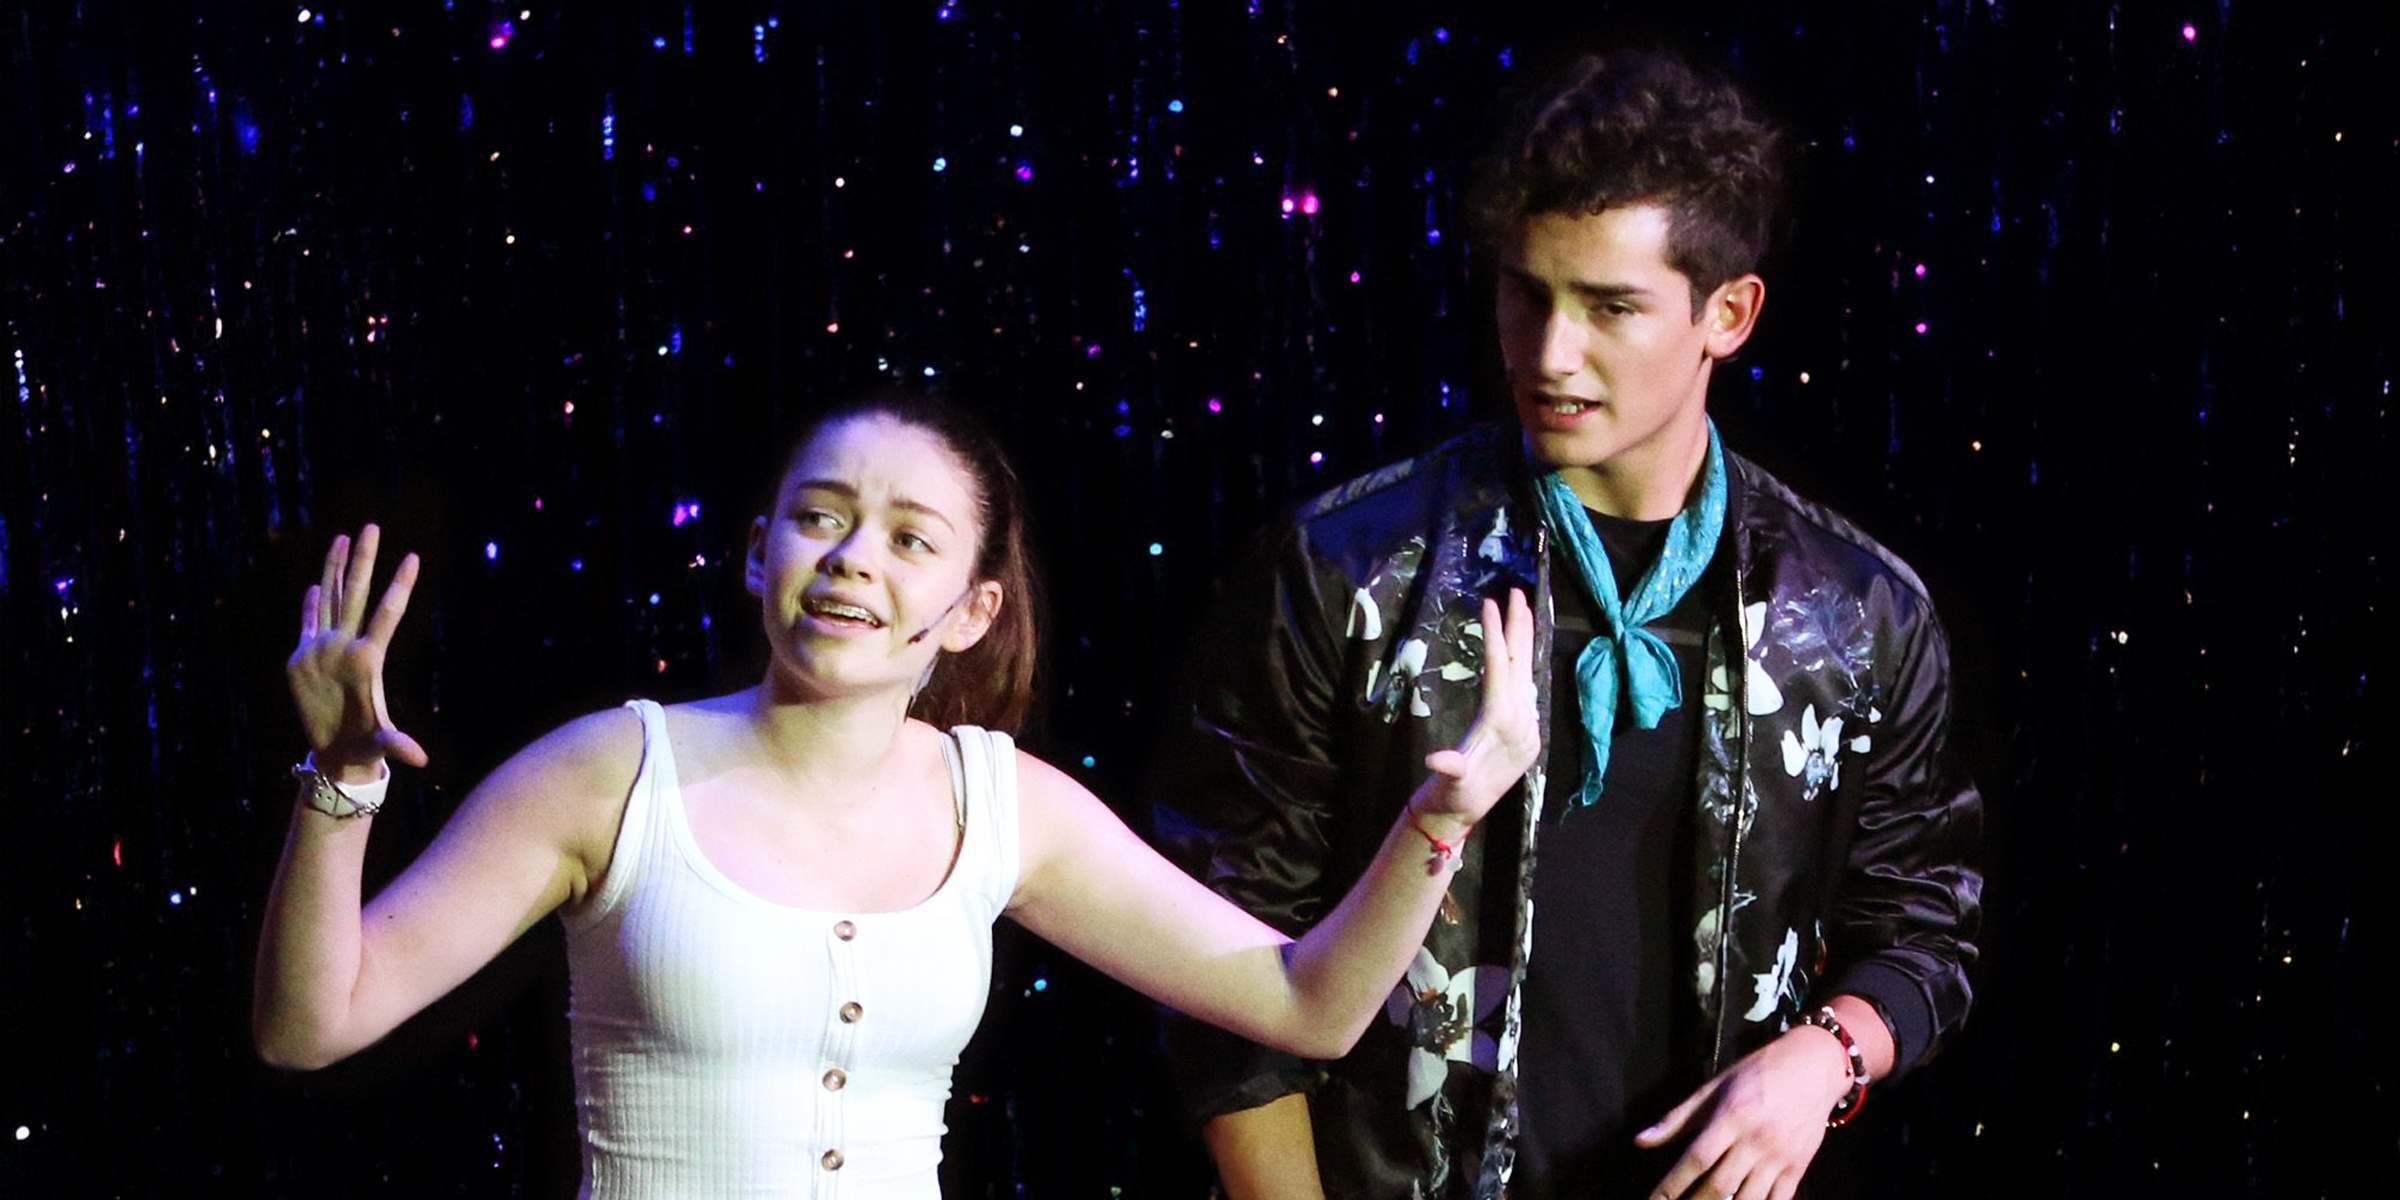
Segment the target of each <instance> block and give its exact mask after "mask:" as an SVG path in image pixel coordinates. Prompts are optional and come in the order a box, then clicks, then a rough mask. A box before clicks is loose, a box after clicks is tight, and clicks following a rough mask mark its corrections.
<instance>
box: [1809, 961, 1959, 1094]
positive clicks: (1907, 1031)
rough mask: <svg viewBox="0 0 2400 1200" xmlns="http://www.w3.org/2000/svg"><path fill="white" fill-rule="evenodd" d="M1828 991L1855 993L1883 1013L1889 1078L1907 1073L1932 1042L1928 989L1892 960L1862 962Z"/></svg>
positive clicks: (1833, 992) (1837, 980) (1828, 993)
mask: <svg viewBox="0 0 2400 1200" xmlns="http://www.w3.org/2000/svg"><path fill="white" fill-rule="evenodd" d="M1826 994H1827V995H1851V996H1856V997H1858V998H1859V999H1861V1000H1864V1001H1866V1002H1867V1003H1869V1004H1872V1005H1874V1006H1875V1011H1876V1012H1877V1013H1880V1014H1882V1016H1883V1024H1884V1027H1885V1028H1886V1029H1888V1030H1890V1031H1891V1035H1892V1069H1891V1073H1890V1074H1888V1075H1886V1076H1884V1079H1885V1080H1886V1081H1889V1080H1894V1079H1898V1078H1900V1077H1901V1076H1903V1075H1906V1074H1908V1072H1909V1070H1910V1069H1911V1068H1913V1067H1915V1066H1916V1065H1917V1060H1918V1059H1920V1058H1922V1057H1923V1056H1924V1054H1925V1050H1926V1047H1927V1046H1928V1045H1929V1044H1931V1042H1932V1041H1933V1004H1932V1002H1931V1001H1929V1000H1928V999H1926V997H1925V989H1924V988H1921V987H1919V986H1917V981H1916V980H1914V979H1912V978H1910V977H1909V976H1908V973H1907V972H1905V971H1902V970H1900V969H1899V968H1897V967H1894V966H1892V965H1891V964H1889V963H1881V962H1875V961H1872V960H1870V961H1867V962H1862V963H1859V964H1858V965H1856V966H1854V967H1851V968H1850V969H1849V970H1847V971H1844V972H1843V973H1842V975H1841V977H1840V978H1838V979H1836V980H1834V981H1833V986H1832V987H1831V988H1829V989H1827V991H1826Z"/></svg>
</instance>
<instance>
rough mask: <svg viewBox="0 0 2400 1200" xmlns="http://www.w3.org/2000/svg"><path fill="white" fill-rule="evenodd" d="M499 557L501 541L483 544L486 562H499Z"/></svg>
mask: <svg viewBox="0 0 2400 1200" xmlns="http://www.w3.org/2000/svg"><path fill="white" fill-rule="evenodd" d="M499 559H500V543H498V542H485V543H484V544H483V561H485V562H498V561H499Z"/></svg>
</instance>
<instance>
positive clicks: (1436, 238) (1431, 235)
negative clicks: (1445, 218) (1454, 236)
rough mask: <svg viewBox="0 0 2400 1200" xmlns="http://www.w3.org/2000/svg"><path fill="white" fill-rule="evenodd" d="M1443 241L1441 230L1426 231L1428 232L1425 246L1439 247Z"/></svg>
mask: <svg viewBox="0 0 2400 1200" xmlns="http://www.w3.org/2000/svg"><path fill="white" fill-rule="evenodd" d="M1441 240H1442V231H1441V230H1439V229H1428V230H1426V231H1425V244H1426V245H1428V246H1433V245H1439V244H1440V243H1441Z"/></svg>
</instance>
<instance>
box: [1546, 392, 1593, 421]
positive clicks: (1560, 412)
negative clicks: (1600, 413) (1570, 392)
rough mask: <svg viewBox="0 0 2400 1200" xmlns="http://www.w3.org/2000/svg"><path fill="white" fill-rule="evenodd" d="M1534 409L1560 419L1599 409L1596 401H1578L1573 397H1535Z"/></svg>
mask: <svg viewBox="0 0 2400 1200" xmlns="http://www.w3.org/2000/svg"><path fill="white" fill-rule="evenodd" d="M1533 405H1534V407H1535V408H1537V409H1540V410H1541V411H1543V412H1546V413H1551V414H1554V415H1556V416H1561V417H1572V416H1575V415H1577V414H1579V413H1584V412H1588V411H1590V410H1592V409H1595V408H1598V407H1600V401H1598V400H1578V399H1576V398H1575V397H1573V396H1535V397H1534V398H1533Z"/></svg>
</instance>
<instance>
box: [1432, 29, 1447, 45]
mask: <svg viewBox="0 0 2400 1200" xmlns="http://www.w3.org/2000/svg"><path fill="white" fill-rule="evenodd" d="M1433 40H1435V41H1437V42H1446V41H1449V40H1450V31H1449V30H1447V29H1436V30H1434V31H1433Z"/></svg>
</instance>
